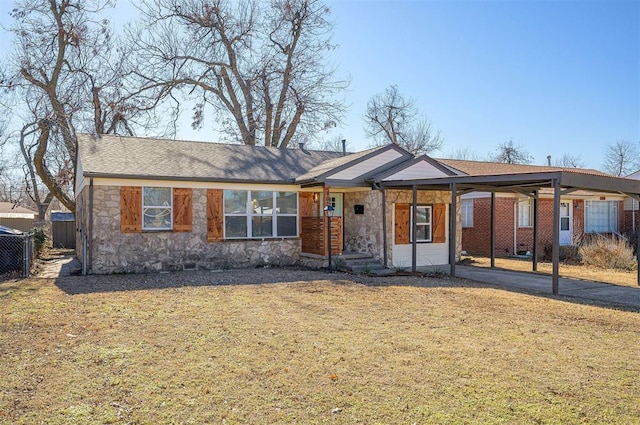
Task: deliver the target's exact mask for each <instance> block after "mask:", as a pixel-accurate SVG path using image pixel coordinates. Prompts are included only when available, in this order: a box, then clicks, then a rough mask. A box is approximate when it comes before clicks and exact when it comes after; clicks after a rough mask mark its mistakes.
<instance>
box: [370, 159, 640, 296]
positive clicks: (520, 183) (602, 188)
mask: <svg viewBox="0 0 640 425" xmlns="http://www.w3.org/2000/svg"><path fill="white" fill-rule="evenodd" d="M378 184H379V185H380V187H381V188H382V189H411V190H412V192H413V197H412V199H413V211H415V210H416V205H417V202H416V199H417V191H418V190H449V191H450V192H451V194H452V196H451V211H457V203H458V200H457V197H458V196H460V195H463V194H465V193H469V192H478V191H481V192H489V193H491V226H490V227H491V231H490V244H491V267H492V268H494V267H495V194H496V192H517V193H521V194H523V195H526V196H530V197H531V198H533V235H534V236H533V250H532V253H533V265H532V268H533V271H537V267H538V265H537V261H538V260H537V258H538V221H539V214H538V200H539V191H540V189H542V188H551V189H552V190H553V229H554V230H553V238H552V254H551V257H552V263H553V273H552V292H553V294H554V295H557V294H558V290H559V288H558V286H559V285H558V284H559V265H560V264H559V263H560V231H559V228H560V197H561V196H562V195H567V194H569V193H572V192H574V191H576V190H588V191H591V192H601V193H620V194H623V195H627V196H630V197H632V198H633V199H636V200H638V201H640V181H638V180H632V179H626V178H621V177H613V176H608V175H604V174H596V173H587V172H582V171H571V170H562V171H558V170H553V171H542V172H532V173H514V174H495V175H482V176H472V175H450V176H445V177H433V178H426V179H411V180H406V179H405V180H388V181H380V182H378ZM415 223H416V220H415V217H414V220H413V221H412V226H413V232H414V234H415V231H416V229H415ZM449 226H450V228H449V235H450V238H449V264H450V267H451V271H450V272H451V275H452V276H455V275H456V244H457V240H456V239H457V236H456V231H457V229H456V227H457V220H449ZM413 239H414V240H413V241H412V244H413V257H412V270H413V271H416V255H415V253H416V241H415V238H413ZM639 245H640V244H639ZM637 255H638V264H640V249H638V250H637ZM637 282H638V285H640V267H638V277H637Z"/></svg>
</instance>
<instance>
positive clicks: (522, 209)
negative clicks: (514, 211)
mask: <svg viewBox="0 0 640 425" xmlns="http://www.w3.org/2000/svg"><path fill="white" fill-rule="evenodd" d="M531 226H532V224H531V199H530V198H527V199H521V200H519V201H518V227H531Z"/></svg>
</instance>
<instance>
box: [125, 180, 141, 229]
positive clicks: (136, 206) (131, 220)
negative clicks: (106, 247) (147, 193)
mask: <svg viewBox="0 0 640 425" xmlns="http://www.w3.org/2000/svg"><path fill="white" fill-rule="evenodd" d="M120 231H121V232H122V233H140V232H142V187H139V186H121V187H120Z"/></svg>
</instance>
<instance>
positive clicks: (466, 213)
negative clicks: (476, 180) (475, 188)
mask: <svg viewBox="0 0 640 425" xmlns="http://www.w3.org/2000/svg"><path fill="white" fill-rule="evenodd" d="M461 205H462V227H473V199H463V200H462V204H461Z"/></svg>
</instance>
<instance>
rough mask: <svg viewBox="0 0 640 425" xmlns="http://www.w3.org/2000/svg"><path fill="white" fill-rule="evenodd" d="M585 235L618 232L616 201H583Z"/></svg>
mask: <svg viewBox="0 0 640 425" xmlns="http://www.w3.org/2000/svg"><path fill="white" fill-rule="evenodd" d="M584 204H585V213H584V221H585V223H584V226H585V232H586V233H613V232H617V231H618V201H585V203H584Z"/></svg>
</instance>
